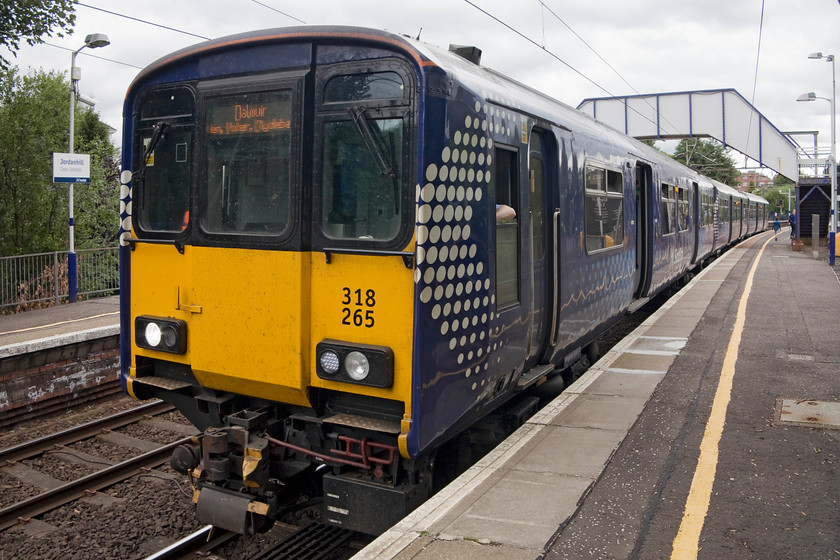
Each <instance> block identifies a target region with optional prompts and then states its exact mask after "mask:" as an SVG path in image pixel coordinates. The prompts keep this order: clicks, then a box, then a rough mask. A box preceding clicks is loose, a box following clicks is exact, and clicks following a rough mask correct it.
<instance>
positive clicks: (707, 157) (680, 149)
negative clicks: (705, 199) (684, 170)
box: [673, 138, 738, 185]
mask: <svg viewBox="0 0 840 560" xmlns="http://www.w3.org/2000/svg"><path fill="white" fill-rule="evenodd" d="M673 158H674V159H675V160H677V161H679V162H680V163H682V164H684V165H687V166H688V167H691V168H692V169H694V170H695V171H697V172H698V173H702V174H703V175H705V176H706V177H711V178H712V179H715V180H717V181H720V182H721V183H725V184H727V185H734V184H735V180H736V179H737V178H738V169H737V168H736V167H735V162H734V161H732V158H731V157H730V156H729V154H728V153H726V148H724V146H723V144H720V143H718V142H715V141H712V140H701V139H699V138H683V139H682V140H680V143H679V144H677V148H676V150H675V151H674V155H673Z"/></svg>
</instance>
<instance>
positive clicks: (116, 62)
mask: <svg viewBox="0 0 840 560" xmlns="http://www.w3.org/2000/svg"><path fill="white" fill-rule="evenodd" d="M41 44H43V45H47V46H48V47H55V48H57V49H61V50H64V51H70V52H73V49H71V48H70V47H62V46H61V45H56V44H54V43H50V42H48V41H44V42H43V43H41ZM79 55H80V56H89V57H91V58H98V59H99V60H104V61H105V62H113V63H114V64H122V65H123V66H130V67H131V68H137V69H138V70H142V69H143V67H142V66H137V65H136V64H129V63H128V62H122V61H120V60H114V59H113V58H106V57H104V56H99V55H97V54H92V53H89V52H80V53H79Z"/></svg>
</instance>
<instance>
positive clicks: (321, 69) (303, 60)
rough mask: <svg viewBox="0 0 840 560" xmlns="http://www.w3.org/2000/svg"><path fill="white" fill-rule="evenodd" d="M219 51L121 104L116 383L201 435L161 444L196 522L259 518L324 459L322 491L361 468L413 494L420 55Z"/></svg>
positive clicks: (171, 65) (254, 523) (153, 72)
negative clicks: (189, 487)
mask: <svg viewBox="0 0 840 560" xmlns="http://www.w3.org/2000/svg"><path fill="white" fill-rule="evenodd" d="M363 42H364V40H363ZM374 42H375V41H374ZM233 44H234V45H235V46H234V47H230V46H229V44H228V43H225V42H221V41H220V42H216V43H211V44H208V46H201V47H200V48H196V49H193V50H187V51H184V52H181V53H176V54H175V55H172V56H171V57H169V58H168V59H166V60H164V61H162V62H159V63H158V64H156V65H154V66H153V67H150V69H148V70H147V71H145V72H144V73H141V75H140V76H139V77H138V78H137V80H136V81H135V83H134V84H133V86H132V88H131V90H130V91H129V93H128V95H127V98H126V109H125V121H124V127H125V130H126V141H125V142H124V147H123V154H124V162H123V165H124V168H125V169H127V170H133V171H134V173H133V177H129V175H131V174H130V173H129V174H128V175H125V176H124V183H125V185H124V196H123V203H124V206H123V208H124V209H126V210H127V211H129V212H132V216H131V218H130V220H131V221H130V223H129V222H128V221H126V222H124V226H128V227H124V231H123V232H122V233H121V244H122V245H123V248H122V252H121V259H122V265H123V266H122V268H123V274H124V275H126V276H124V278H126V280H127V281H126V282H125V283H124V285H123V286H124V291H123V292H121V298H122V301H121V306H122V327H123V333H124V335H123V340H122V347H123V361H122V363H123V373H122V380H123V383H124V387H125V389H126V391H127V392H128V393H129V394H131V395H133V396H135V397H137V398H141V399H147V398H153V397H158V398H162V399H164V400H166V401H169V402H172V403H173V404H175V405H176V406H177V407H178V409H179V410H181V412H183V413H184V414H185V415H186V416H187V418H188V419H189V420H190V421H191V422H193V423H194V424H195V425H196V426H197V427H199V428H200V429H201V430H203V431H204V437H203V439H202V442H201V445H200V446H199V445H189V446H185V448H183V449H181V450H180V451H179V452H178V453H176V455H174V456H173V464H175V463H178V465H179V466H180V468H181V470H182V471H183V472H188V473H189V474H190V476H191V480H192V481H193V484H194V488H195V494H194V500H195V501H196V502H197V512H198V517H199V519H200V520H202V521H204V522H208V523H212V524H214V525H216V526H219V527H223V528H226V529H230V530H234V531H237V532H240V533H250V532H253V531H255V530H260V528H264V527H265V526H266V525H267V522H268V520H270V519H271V518H272V517H273V515H274V514H275V512H276V511H277V509H278V508H279V507H280V506H281V505H282V500H283V499H284V498H283V486H284V482H283V481H291V480H296V479H301V478H305V477H309V476H311V473H312V472H313V471H314V470H315V469H316V468H317V467H318V465H321V464H328V465H330V466H333V467H335V469H334V474H335V475H336V476H335V480H336V481H337V482H336V484H335V485H334V486H335V487H336V490H335V491H336V492H339V493H340V492H342V491H343V490H344V487H343V486H342V484H341V482H342V479H341V474H342V469H356V470H358V471H360V472H362V473H364V474H365V476H363V477H362V478H364V479H365V480H363V481H362V482H363V483H367V479H370V480H371V481H372V482H373V485H374V486H375V487H376V488H377V489H378V488H384V491H382V492H379V493H378V494H376V495H377V496H382V495H391V494H393V493H391V494H389V492H388V489H391V488H393V487H394V486H396V485H400V484H402V485H403V486H402V487H403V491H402V492H401V493H399V497H398V499H401V500H403V507H405V508H410V504H407V503H406V502H408V501H410V500H412V499H413V498H412V492H415V491H416V493H420V494H422V493H424V492H425V490H424V488H423V485H424V484H425V483H424V482H423V481H420V480H416V479H415V480H413V481H406V480H405V479H404V474H403V473H404V472H405V471H404V470H402V466H403V465H404V463H405V461H406V459H407V452H406V451H405V444H404V442H401V441H400V436H401V435H404V434H406V433H408V431H409V427H410V420H408V419H410V411H411V405H412V401H411V395H412V367H413V359H412V356H413V354H412V352H413V348H412V344H413V327H414V325H413V316H414V312H413V310H414V302H415V293H414V281H413V280H414V279H413V274H414V272H413V270H412V265H413V256H414V252H413V236H414V220H415V206H414V200H415V194H416V187H415V185H416V171H415V170H416V157H417V156H416V153H417V137H418V125H417V112H418V103H417V97H416V95H417V73H416V68H417V65H416V64H415V61H414V60H412V59H411V57H410V56H406V55H405V54H403V53H400V52H398V51H397V50H394V49H390V48H388V47H387V46H386V47H383V46H382V45H381V44H380V45H379V48H378V49H377V48H376V47H373V46H371V42H370V41H368V47H369V48H366V49H360V50H357V51H354V52H356V53H359V52H361V53H362V54H361V55H360V56H358V57H357V58H356V59H353V60H347V57H346V54H347V49H346V48H343V46H342V45H341V44H338V45H336V44H335V42H327V43H326V44H322V45H316V44H314V43H313V42H311V41H308V40H306V39H303V40H294V39H292V40H289V41H287V42H283V41H279V42H278V41H277V40H276V39H275V40H272V41H268V42H264V41H262V40H261V38H259V37H257V36H244V37H242V38H241V39H240V40H238V41H236V42H234V43H233ZM219 57H221V58H227V59H229V60H240V61H241V62H242V65H239V66H237V65H230V64H214V63H213V62H214V61H215V60H217V59H218V58H219ZM283 65H287V66H283ZM243 66H247V68H248V72H246V73H245V74H242V73H241V70H242V67H243ZM360 162H364V163H365V165H361V163H360ZM129 179H132V180H131V181H129ZM129 187H131V189H132V190H129ZM131 195H133V199H132V197H131ZM132 206H133V208H132ZM404 422H406V423H404ZM412 472H413V471H412ZM412 488H413V489H415V490H412ZM373 511H377V510H375V509H374V510H373ZM386 514H387V515H388V516H390V515H392V514H391V513H390V512H386ZM390 521H392V518H391V517H387V518H384V520H383V519H372V520H370V524H371V525H376V526H377V527H379V528H381V526H382V525H383V524H388V523H389V522H390Z"/></svg>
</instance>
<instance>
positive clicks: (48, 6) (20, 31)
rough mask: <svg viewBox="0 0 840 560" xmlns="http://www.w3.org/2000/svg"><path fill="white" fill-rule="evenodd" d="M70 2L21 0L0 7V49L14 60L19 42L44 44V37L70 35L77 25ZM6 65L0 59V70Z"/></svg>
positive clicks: (6, 67) (3, 60)
mask: <svg viewBox="0 0 840 560" xmlns="http://www.w3.org/2000/svg"><path fill="white" fill-rule="evenodd" d="M74 4H75V2H74V1H73V0H22V1H5V2H2V3H0V47H5V48H7V49H8V50H9V51H11V53H12V54H13V55H14V56H17V51H18V49H19V48H20V41H21V39H25V40H26V43H27V44H29V45H35V44H38V43H43V42H44V40H43V38H42V37H43V36H44V35H46V36H48V37H49V36H52V34H53V31H54V30H57V31H56V32H55V33H56V35H58V36H59V37H64V35H65V34H68V33H71V32H72V31H73V25H74V24H75V23H76V13H75V7H74ZM8 68H9V61H8V60H6V58H5V57H3V56H0V70H7V69H8Z"/></svg>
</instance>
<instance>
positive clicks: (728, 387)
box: [671, 236, 773, 560]
mask: <svg viewBox="0 0 840 560" xmlns="http://www.w3.org/2000/svg"><path fill="white" fill-rule="evenodd" d="M772 239H773V238H772V236H771V237H769V238H768V239H767V241H765V242H764V245H762V247H761V250H759V252H758V256H757V257H756V258H755V260H754V261H753V264H752V267H751V268H750V272H749V274H748V275H747V283H746V284H745V286H744V293H743V294H742V295H741V301H740V302H739V303H738V313H737V315H736V316H735V327H734V328H733V330H732V336H731V337H730V339H729V345H728V346H727V348H726V356H725V357H724V359H723V366H722V367H721V372H720V381H718V386H717V390H716V392H715V399H714V401H713V402H712V411H711V413H710V415H709V421H708V422H707V423H706V431H705V432H704V434H703V441H701V442H700V457H699V458H698V460H697V468H696V469H695V471H694V478H693V479H692V481H691V490H689V493H688V498H687V499H686V502H685V508H684V509H683V518H682V522H681V523H680V528H679V531H677V536H676V537H675V538H674V544H673V548H672V550H671V560H686V559H689V558H697V553H698V552H699V545H700V532H701V531H702V530H703V525H704V523H705V521H706V514H707V513H708V511H709V501H710V500H711V495H712V486H713V485H714V482H715V472H716V471H717V464H718V453H719V445H720V438H721V436H722V435H723V426H724V424H725V423H726V409H727V408H728V407H729V401H730V400H731V398H732V379H733V377H734V376H735V363H736V362H737V361H738V350H739V348H740V346H741V336H742V334H743V332H744V323H745V321H746V316H747V301H748V300H749V297H750V292H751V291H752V286H753V278H754V277H755V271H756V269H757V268H758V263H759V261H760V260H761V255H762V254H763V253H764V249H766V248H767V244H768V243H770V241H771V240H772Z"/></svg>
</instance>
